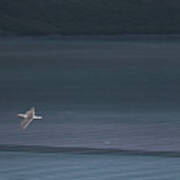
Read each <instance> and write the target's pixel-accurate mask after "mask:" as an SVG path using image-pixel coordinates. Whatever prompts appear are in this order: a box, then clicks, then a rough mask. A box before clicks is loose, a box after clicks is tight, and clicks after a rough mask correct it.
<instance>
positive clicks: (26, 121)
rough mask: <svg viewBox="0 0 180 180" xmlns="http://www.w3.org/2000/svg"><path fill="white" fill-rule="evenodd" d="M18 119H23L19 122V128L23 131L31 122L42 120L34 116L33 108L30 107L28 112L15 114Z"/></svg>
mask: <svg viewBox="0 0 180 180" xmlns="http://www.w3.org/2000/svg"><path fill="white" fill-rule="evenodd" d="M17 116H18V117H20V118H24V120H23V121H22V122H21V127H22V128H23V129H26V128H27V127H28V125H29V124H30V123H31V122H32V120H34V119H35V120H39V119H42V117H41V116H36V115H35V108H34V107H32V108H31V109H30V110H29V111H27V112H26V113H25V114H17Z"/></svg>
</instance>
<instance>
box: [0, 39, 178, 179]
mask: <svg viewBox="0 0 180 180" xmlns="http://www.w3.org/2000/svg"><path fill="white" fill-rule="evenodd" d="M179 59H180V41H175V40H169V39H167V40H158V39H157V40H152V41H150V40H136V41H134V40H129V39H128V40H114V39H113V40H110V39H109V40H95V39H94V40H82V39H81V40H78V39H58V40H55V39H39V38H37V39H26V38H25V39H20V38H19V39H18V38H17V39H2V40H1V41H0V107H1V108H0V115H1V117H0V149H1V150H4V151H1V153H0V157H1V160H4V161H8V163H12V162H14V161H17V162H19V170H21V168H22V163H23V159H28V158H29V159H31V158H30V156H33V157H32V158H34V159H36V158H37V157H39V156H38V154H36V152H34V153H33V152H32V154H31V153H30V152H29V154H28V152H24V151H26V148H25V147H26V146H27V145H28V148H31V147H32V151H35V150H36V145H38V146H42V147H44V146H46V147H58V148H61V147H67V148H69V149H71V148H74V147H78V148H91V149H98V148H100V149H104V150H107V149H115V150H123V151H132V152H146V153H147V154H148V152H149V153H150V154H151V153H152V152H158V154H159V152H162V153H164V152H165V153H166V152H167V153H168V152H171V153H176V158H175V157H171V158H170V157H169V156H167V157H158V156H155V157H153V156H150V157H149V156H148V157H146V156H143V155H142V156H136V155H134V156H131V155H130V156H128V155H117V154H116V155H115V154H114V155H113V154H109V155H107V154H106V155H99V156H98V155H88V154H86V155H84V156H83V157H84V159H83V157H81V155H77V154H74V155H73V154H72V155H70V154H69V156H70V157H69V156H68V155H67V154H66V153H65V154H59V155H57V154H56V153H55V154H56V155H57V157H58V158H59V160H58V161H57V162H56V163H59V164H58V165H59V166H62V165H63V166H64V164H63V163H65V164H66V165H67V164H68V163H70V162H69V161H71V160H72V159H73V158H75V159H76V158H77V159H79V158H80V157H81V158H82V159H83V160H82V159H81V158H80V160H78V161H80V162H79V163H80V164H81V163H82V164H81V165H80V166H81V167H80V166H78V168H79V170H80V169H81V170H82V167H83V168H87V169H86V170H87V172H86V173H88V168H89V166H88V165H87V164H86V165H85V166H84V165H83V163H85V162H86V163H88V162H89V159H91V158H92V159H91V161H90V164H91V165H92V167H93V166H94V165H93V162H95V160H98V159H99V161H97V162H96V163H97V168H98V167H99V166H100V164H101V163H105V164H106V163H108V164H109V166H111V165H112V166H113V167H115V166H118V169H116V168H115V169H114V168H112V169H111V170H109V171H110V172H109V173H110V174H109V176H107V173H106V172H108V167H109V166H106V167H105V168H104V169H103V170H102V169H101V170H100V172H99V171H97V172H95V170H92V171H93V172H94V178H95V179H97V177H98V179H119V178H118V177H121V176H123V175H122V174H123V173H124V174H126V173H127V172H130V174H129V176H128V175H127V174H126V175H127V177H126V178H128V177H129V178H128V179H131V178H130V177H131V176H132V177H135V176H137V177H136V178H133V179H139V178H140V177H142V179H145V177H146V179H172V177H174V178H173V179H176V177H177V179H178V177H180V174H179V171H177V170H178V169H179V168H178V167H179V165H180V164H178V160H179V156H180V138H179V137H180V93H179V92H180V70H179V69H180V60H179ZM31 106H35V107H36V109H37V113H38V114H41V115H42V116H43V117H44V119H43V120H42V121H34V122H33V123H32V124H31V125H30V126H29V128H28V129H27V130H26V131H22V130H21V129H20V121H21V120H20V119H17V118H16V114H17V113H19V112H24V111H26V110H27V109H28V108H29V107H31ZM7 145H10V147H11V148H10V149H8V146H7ZM16 146H19V147H22V146H23V147H24V148H23V149H21V150H22V151H23V152H17V151H16V152H7V151H5V150H15V148H14V147H16ZM17 149H18V148H17ZM20 153H22V155H20ZM39 154H41V153H39ZM55 154H54V155H50V154H47V156H45V155H40V159H39V160H40V161H39V163H40V162H41V161H42V162H43V161H47V162H48V163H50V164H51V163H52V167H54V166H53V165H57V164H56V163H55V164H54V160H55V159H52V156H53V158H54V157H56V155H55ZM14 156H15V157H14ZM19 156H21V157H20V159H19V158H18V159H15V158H17V157H19ZM61 156H62V157H61ZM71 156H72V159H71ZM79 156H80V157H79ZM114 156H116V158H115V157H114ZM11 157H12V158H14V159H13V160H12V159H11ZM67 157H68V158H67ZM168 157H169V159H168ZM3 158H4V159H3ZM48 158H49V160H47V159H48ZM61 158H64V159H63V161H62V162H61V161H60V159H61ZM66 158H67V159H66ZM113 158H115V159H116V161H113ZM163 158H164V159H163ZM118 159H119V161H118ZM68 160H69V161H68ZM81 160H82V161H81ZM109 161H111V162H109ZM121 161H122V164H121V163H120V162H121ZM133 161H137V162H138V163H139V166H138V167H136V166H135V165H134V166H133V165H132V162H133ZM149 161H150V162H149ZM47 162H46V163H47ZM148 162H149V163H150V164H149V163H148ZM98 163H99V164H98ZM114 163H115V164H114ZM116 163H117V164H116ZM118 163H120V164H118ZM123 163H125V164H126V165H127V166H126V167H125V168H126V170H122V168H124V164H123ZM144 163H145V164H144ZM156 163H159V166H161V165H162V169H161V170H159V171H158V170H157V169H155V168H154V164H156ZM164 163H166V164H168V166H164ZM41 165H42V164H41ZM156 165H157V164H156ZM171 165H172V166H171ZM30 166H33V164H32V165H30ZM67 166H68V165H67ZM72 166H73V164H72ZM170 166H171V167H172V168H173V173H172V174H168V172H167V171H166V170H167V169H168V168H169V167H170ZM37 167H39V165H37ZM47 167H48V165H47ZM47 167H46V168H47ZM70 167H71V166H70ZM70 167H69V168H70ZM73 167H74V166H73ZM120 167H121V168H120ZM0 168H1V169H3V168H4V170H1V171H0V174H3V175H4V178H6V179H10V178H11V177H12V176H13V177H16V175H18V176H17V177H19V178H21V179H23V178H24V176H23V175H22V177H21V173H20V174H18V173H19V171H18V170H17V172H16V170H15V169H13V167H12V168H11V169H10V170H9V171H10V172H11V175H12V176H10V175H7V174H6V170H5V169H6V166H5V165H1V167H0ZM30 168H31V167H30ZM128 168H130V169H128ZM134 168H139V169H137V171H138V172H139V174H138V172H137V173H135V175H134V171H135V170H134ZM143 168H144V171H143V170H142V171H141V169H143ZM149 168H150V170H148V169H149ZM52 169H53V168H52ZM52 169H51V170H52ZM120 169H121V170H122V172H121V171H119V170H120ZM132 169H133V172H131V170H132ZM51 170H50V171H51ZM56 170H57V171H58V170H59V169H56ZM56 170H53V171H56ZM26 171H27V170H26ZM66 171H68V170H67V169H66ZM74 171H75V169H74ZM114 171H116V172H114ZM146 171H148V173H150V174H151V175H152V176H146ZM14 172H15V173H14ZM33 172H34V171H32V173H33ZM93 172H92V173H93ZM103 172H104V174H103ZM143 172H144V175H143V174H141V173H143ZM165 172H166V173H167V174H168V175H169V176H168V177H169V178H168V177H167V178H165V177H166V176H165V175H164V176H162V174H163V173H165ZM38 173H44V172H40V171H38V172H37V178H36V179H42V178H43V179H45V177H47V178H46V179H51V177H49V176H46V175H44V176H43V177H42V176H41V175H39V177H38ZM52 173H53V172H52ZM63 173H64V172H63ZM76 173H77V172H76ZM76 173H75V174H73V172H72V177H64V178H62V179H74V178H73V177H76V179H78V178H79V175H77V174H76ZM90 173H91V171H90ZM96 173H97V174H96ZM121 173H122V174H121ZM156 173H157V176H156ZM35 174H36V173H35ZM98 174H99V176H98ZM113 174H114V176H113ZM59 175H60V174H57V179H58V177H59ZM111 175H112V176H111ZM64 176H66V175H65V174H64ZM84 176H85V175H84ZM84 176H82V177H81V176H80V177H81V178H83V177H84ZM106 176H107V177H106ZM25 177H26V179H27V176H25ZM48 177H49V178H48ZM62 177H63V176H62ZM108 177H109V178H108ZM110 177H113V178H110ZM123 177H124V176H123ZM158 177H159V178H158ZM53 178H55V177H53ZM11 179H12V178H11ZM17 179H18V178H17ZM29 179H34V178H33V177H31V178H29ZM89 179H93V178H92V177H89Z"/></svg>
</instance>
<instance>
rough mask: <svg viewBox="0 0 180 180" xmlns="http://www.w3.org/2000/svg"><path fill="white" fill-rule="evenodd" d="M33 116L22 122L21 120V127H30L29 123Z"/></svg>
mask: <svg viewBox="0 0 180 180" xmlns="http://www.w3.org/2000/svg"><path fill="white" fill-rule="evenodd" d="M32 120H33V118H25V119H24V120H23V121H22V122H21V127H22V128H23V129H26V128H27V127H28V125H29V124H30V123H31V122H32Z"/></svg>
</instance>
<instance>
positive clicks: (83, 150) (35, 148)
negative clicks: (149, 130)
mask: <svg viewBox="0 0 180 180" xmlns="http://www.w3.org/2000/svg"><path fill="white" fill-rule="evenodd" d="M0 151H16V152H38V153H78V154H121V155H122V154H124V155H146V156H165V157H166V156H167V157H180V151H148V150H128V149H118V148H89V147H73V146H72V147H53V146H39V145H13V144H8V145H7V144H6V145H2V144H1V145H0Z"/></svg>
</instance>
